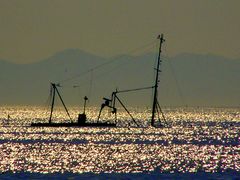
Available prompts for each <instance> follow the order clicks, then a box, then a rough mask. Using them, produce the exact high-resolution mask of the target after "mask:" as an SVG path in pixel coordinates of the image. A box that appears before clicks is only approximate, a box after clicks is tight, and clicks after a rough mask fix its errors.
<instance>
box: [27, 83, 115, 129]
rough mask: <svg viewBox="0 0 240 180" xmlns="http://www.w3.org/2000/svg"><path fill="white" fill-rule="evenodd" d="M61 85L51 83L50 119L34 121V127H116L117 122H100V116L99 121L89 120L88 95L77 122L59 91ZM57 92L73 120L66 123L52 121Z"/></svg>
mask: <svg viewBox="0 0 240 180" xmlns="http://www.w3.org/2000/svg"><path fill="white" fill-rule="evenodd" d="M59 86H60V85H59V84H55V83H51V90H50V92H51V93H50V94H52V105H51V112H50V117H49V121H48V122H46V123H42V122H39V123H32V124H31V126H32V127H116V123H111V122H99V118H98V121H97V122H87V116H86V114H85V109H86V102H87V100H88V98H87V97H86V96H85V97H84V110H83V113H81V114H79V115H78V119H77V122H73V120H72V119H71V117H70V114H69V111H68V109H67V107H66V105H65V103H64V101H63V98H62V96H61V95H60V93H59V91H58V88H57V87H59ZM56 94H57V95H58V97H59V98H60V100H61V103H62V105H63V107H64V109H65V111H66V113H67V115H68V117H69V119H70V121H71V122H64V123H60V122H52V114H53V109H54V104H55V96H56ZM102 108H103V105H102Z"/></svg>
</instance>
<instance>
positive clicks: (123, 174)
mask: <svg viewBox="0 0 240 180" xmlns="http://www.w3.org/2000/svg"><path fill="white" fill-rule="evenodd" d="M162 110H163V113H164V115H165V120H164V119H163V117H162V116H161V114H159V115H156V124H158V125H160V124H161V125H163V126H159V127H157V128H154V127H151V126H150V118H151V109H149V108H147V107H146V108H142V107H141V108H140V107H139V108H129V112H130V113H131V115H132V116H133V117H134V119H135V122H136V123H135V122H134V121H133V120H132V119H131V117H130V116H129V114H128V113H127V112H126V111H125V110H124V109H119V110H118V111H117V116H116V117H115V115H113V114H112V113H111V112H110V111H108V110H106V111H104V112H103V113H102V115H101V117H100V119H99V121H101V122H107V121H109V122H117V127H116V128H103V127H101V128H91V127H85V128H78V127H31V126H30V125H31V123H32V122H48V119H49V115H50V112H49V109H47V108H45V107H40V106H1V107H0V179H46V178H50V179H86V178H88V179H240V108H210V107H164V108H163V109H162ZM82 111H83V110H82V109H81V108H78V107H72V108H69V113H70V116H71V119H70V118H69V117H68V116H67V114H66V112H65V111H64V109H63V108H61V107H56V108H55V109H54V112H53V117H52V121H53V122H71V121H77V117H78V114H79V112H82ZM86 114H87V118H88V121H89V122H96V119H97V117H98V114H99V108H97V107H89V108H87V109H86Z"/></svg>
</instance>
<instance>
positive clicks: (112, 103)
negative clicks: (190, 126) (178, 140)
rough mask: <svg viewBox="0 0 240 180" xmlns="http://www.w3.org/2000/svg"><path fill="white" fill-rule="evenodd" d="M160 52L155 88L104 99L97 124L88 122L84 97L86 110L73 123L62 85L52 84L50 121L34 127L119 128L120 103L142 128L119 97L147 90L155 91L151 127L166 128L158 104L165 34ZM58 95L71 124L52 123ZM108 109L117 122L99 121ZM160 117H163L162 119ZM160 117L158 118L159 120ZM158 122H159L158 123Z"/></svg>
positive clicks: (118, 91) (35, 124)
mask: <svg viewBox="0 0 240 180" xmlns="http://www.w3.org/2000/svg"><path fill="white" fill-rule="evenodd" d="M157 39H159V51H158V59H157V66H156V68H155V70H156V76H155V83H154V85H153V86H149V87H141V88H135V89H127V90H121V91H120V90H116V91H114V92H112V96H111V98H103V100H104V103H103V104H102V105H101V109H100V111H99V115H98V118H97V122H89V121H87V116H86V114H85V107H86V101H87V100H88V98H87V97H86V96H85V97H84V110H83V113H81V114H79V115H78V119H77V122H73V120H72V119H71V117H70V114H69V112H68V109H67V107H66V105H65V103H64V101H63V99H62V97H61V95H60V93H59V91H58V88H57V87H60V84H55V83H51V90H50V94H52V105H51V113H50V118H49V121H48V122H46V123H32V124H31V126H32V127H117V108H116V102H118V103H119V104H120V105H121V106H122V107H123V109H124V110H125V111H126V112H127V114H128V115H129V116H130V117H131V120H132V122H133V123H134V124H135V125H136V127H140V125H139V124H138V123H137V121H136V120H135V119H134V117H133V116H132V114H131V113H130V111H129V110H128V109H127V107H126V106H125V105H124V104H123V102H122V101H121V99H120V98H119V97H118V94H119V93H127V92H133V91H141V90H146V89H153V91H154V94H153V103H152V115H151V122H150V125H151V126H152V127H164V124H165V125H168V123H167V122H166V119H165V116H164V114H163V111H162V109H161V107H160V105H159V102H158V86H159V82H160V80H159V73H160V72H161V70H160V65H161V49H162V44H163V42H164V41H165V39H164V38H163V34H161V35H159V36H158V38H157ZM56 94H57V95H58V97H59V98H60V100H61V102H62V105H63V107H64V108H65V111H66V113H67V115H68V117H69V119H70V121H71V122H66V123H65V122H64V123H59V122H52V113H53V108H54V103H55V96H56ZM105 107H107V108H110V109H111V113H112V114H115V122H110V121H105V122H101V121H99V119H100V116H101V112H102V110H103V109H104V108H105ZM160 116H161V117H162V118H161V119H160ZM157 117H158V118H157ZM157 120H158V121H157Z"/></svg>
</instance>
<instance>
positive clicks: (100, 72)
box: [0, 49, 240, 107]
mask: <svg viewBox="0 0 240 180" xmlns="http://www.w3.org/2000/svg"><path fill="white" fill-rule="evenodd" d="M156 60H157V57H156V54H155V53H146V54H142V55H138V56H131V55H121V56H116V57H112V58H103V57H99V56H96V55H93V54H91V53H87V52H84V51H82V50H79V49H66V50H64V51H62V52H59V53H56V54H55V55H53V56H51V57H49V58H47V59H45V60H42V61H40V62H37V63H30V64H14V63H10V62H9V61H6V60H0V104H2V105H20V104H21V105H46V104H47V103H49V89H50V82H52V83H59V84H60V85H61V87H59V91H60V92H61V94H62V97H63V99H64V100H65V103H66V104H67V105H79V106H82V104H83V97H84V96H85V95H87V96H88V97H89V100H90V101H89V104H90V105H93V106H97V105H100V104H101V102H102V98H103V97H110V96H111V93H112V92H113V91H115V90H116V88H117V89H118V90H125V89H134V88H141V87H149V86H153V82H154V73H155V72H154V71H155V70H154V67H155V64H156ZM161 71H162V72H161V74H160V86H159V102H160V104H161V105H164V106H214V107H216V106H221V107H222V106H223V107H226V106H229V107H236V106H237V107H239V106H240V83H239V82H240V59H228V58H224V57H221V56H216V55H210V54H208V55H199V54H189V53H185V54H179V55H177V56H174V57H164V56H163V57H162V64H161ZM118 95H119V97H120V98H121V100H122V101H123V102H124V103H126V104H129V105H131V106H150V105H151V100H152V90H151V89H149V90H143V91H137V92H130V93H122V94H121V93H119V94H118Z"/></svg>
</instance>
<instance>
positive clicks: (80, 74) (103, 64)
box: [59, 40, 156, 84]
mask: <svg viewBox="0 0 240 180" xmlns="http://www.w3.org/2000/svg"><path fill="white" fill-rule="evenodd" d="M155 42H156V40H154V41H151V42H149V43H147V44H145V45H143V46H141V47H138V48H135V49H133V50H131V51H129V52H127V53H125V54H133V53H134V52H137V51H139V50H140V49H143V48H146V47H148V46H150V45H152V44H154V43H155ZM122 57H125V55H121V56H119V57H117V58H115V59H110V60H108V61H107V62H105V63H102V64H99V65H97V66H95V67H93V68H90V69H89V70H87V71H85V72H82V73H79V74H76V75H73V76H71V77H69V78H67V79H64V80H61V81H59V83H60V84H62V83H64V82H67V81H71V80H74V79H76V78H78V77H80V76H83V75H85V74H88V73H90V72H92V71H95V70H97V69H99V68H102V67H103V66H106V65H108V64H111V63H113V62H115V61H117V60H119V59H121V58H122Z"/></svg>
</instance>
